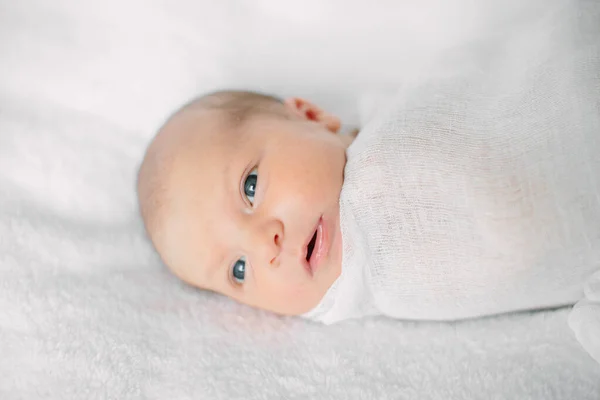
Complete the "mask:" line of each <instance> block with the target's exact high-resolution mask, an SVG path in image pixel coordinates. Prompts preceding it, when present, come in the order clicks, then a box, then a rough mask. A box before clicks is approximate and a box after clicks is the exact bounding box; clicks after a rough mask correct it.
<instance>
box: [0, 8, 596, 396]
mask: <svg viewBox="0 0 600 400" xmlns="http://www.w3.org/2000/svg"><path fill="white" fill-rule="evenodd" d="M492 3H497V4H492ZM500 3H502V7H500V6H499V4H500ZM548 3H549V2H548V0H544V1H541V2H531V3H527V4H524V3H523V2H522V1H521V0H519V1H514V2H510V1H508V2H491V3H488V2H477V4H478V5H474V4H473V2H472V1H466V0H465V1H447V0H443V1H442V0H440V1H428V2H422V1H419V2H414V3H413V2H396V1H382V2H380V3H379V2H372V1H368V2H364V3H361V2H349V1H347V0H335V1H333V0H332V1H322V0H307V1H305V2H302V3H293V5H290V6H288V5H287V4H291V3H289V2H281V1H279V0H276V1H275V0H272V1H271V0H260V1H252V2H239V1H218V2H215V1H212V0H207V1H196V0H194V1H192V0H187V1H178V2H173V1H163V0H107V1H102V2H97V1H81V0H56V1H52V2H48V1H45V0H20V1H8V0H5V1H0V399H2V400H13V399H15V400H16V399H27V400H30V399H56V400H70V399H73V400H81V399H119V400H124V399H157V400H158V399H161V400H162V399H211V400H213V399H217V400H218V399H282V398H289V399H328V398H330V399H344V398H349V399H355V398H359V399H386V398H388V399H415V398H418V399H444V400H445V399H450V398H454V399H461V398H469V399H489V398H494V399H511V400H512V399H518V398H531V399H545V400H546V399H582V400H586V399H590V400H596V399H598V394H599V393H600V367H599V366H598V365H597V363H596V362H595V361H594V360H593V359H592V358H591V357H589V356H588V355H587V354H586V352H585V350H584V349H582V348H581V346H580V345H579V343H578V342H577V340H576V338H575V337H574V336H573V334H572V333H571V331H570V330H569V328H568V326H567V316H568V315H569V313H570V311H571V310H570V308H562V309H558V310H554V311H544V312H538V313H524V314H518V315H508V316H502V317H497V318H487V319H481V320H477V321H464V322H460V323H407V322H401V321H392V320H386V319H383V318H371V319H365V320H361V321H348V322H344V323H340V324H337V325H333V326H329V327H325V326H322V325H320V324H314V323H310V322H307V321H304V320H300V319H286V318H276V317H273V316H271V315H267V314H264V313H261V312H256V311H253V310H250V309H248V308H246V307H241V306H238V305H236V304H234V303H232V302H230V301H228V300H226V299H224V298H221V297H219V296H215V295H210V294H207V293H202V292H200V291H197V290H193V289H191V288H188V287H186V286H184V285H182V284H180V283H179V282H177V280H176V279H174V278H173V277H172V276H171V275H170V274H168V273H167V272H166V271H165V270H164V268H163V267H162V266H161V264H160V263H159V261H158V259H157V257H156V256H155V255H154V253H153V252H152V250H151V248H150V246H149V244H148V243H147V241H146V239H145V237H144V234H143V229H142V226H141V224H140V221H139V218H138V215H137V210H136V202H135V194H134V179H135V172H136V168H137V166H138V164H139V161H140V158H141V156H142V154H143V151H144V148H145V146H146V144H147V143H148V140H149V139H150V136H151V134H152V133H153V130H154V129H155V127H156V126H157V124H159V123H160V121H161V120H162V119H163V118H164V117H165V116H166V115H167V114H168V113H169V112H171V111H172V109H174V108H175V107H176V106H177V105H178V104H180V103H182V102H184V101H185V100H187V99H188V98H189V97H191V96H193V95H196V94H198V93H199V92H202V91H205V90H210V89H214V88H216V87H242V88H250V89H262V90H265V91H267V92H274V93H277V94H280V95H301V96H306V97H309V98H310V99H312V100H314V101H315V102H316V103H318V104H321V105H323V106H324V107H326V108H333V109H332V111H334V112H337V113H340V114H341V116H342V117H343V119H344V121H348V122H353V120H354V121H356V120H357V119H358V117H359V113H358V112H357V107H356V103H361V104H362V103H364V106H365V107H364V110H362V111H364V113H365V115H366V114H368V111H369V107H368V105H369V104H371V102H369V101H367V100H368V97H367V96H366V95H364V93H365V92H366V91H367V89H368V91H369V92H370V93H374V94H375V96H371V97H369V98H376V97H378V96H377V94H378V93H379V92H380V90H379V89H380V88H381V86H387V87H391V86H394V85H398V84H399V83H401V82H400V81H402V82H404V81H406V79H409V77H410V80H413V81H415V80H417V78H416V76H417V75H416V72H423V71H427V72H428V75H431V74H433V72H437V74H433V75H438V76H440V75H444V74H445V73H446V72H447V71H448V69H454V70H456V69H460V70H462V69H464V68H470V67H472V66H473V64H472V63H471V61H472V60H469V59H468V57H465V58H461V57H459V58H456V57H455V56H456V53H454V52H453V53H452V54H453V56H450V55H448V53H447V52H444V51H443V50H448V49H455V48H456V46H458V45H459V44H464V43H472V42H473V38H474V37H477V38H481V37H485V36H489V35H493V34H494V32H497V31H498V29H499V27H502V26H504V27H506V26H511V25H513V24H514V23H515V20H516V17H514V16H515V15H521V13H522V12H525V11H527V10H529V11H527V12H535V11H536V9H537V8H538V7H545V6H546V4H548ZM283 4H286V5H283ZM240 7H242V8H240ZM505 7H506V8H505ZM488 8H489V11H490V15H491V16H490V17H489V18H486V17H485V16H482V12H483V11H486V10H487V9H488ZM517 10H518V12H517ZM524 10H525V11H524ZM492 11H493V13H492ZM485 15H487V14H485ZM334 16H337V17H336V18H337V19H336V21H337V23H332V20H333V19H334ZM359 25H360V29H357V27H358V26H359ZM382 27H384V28H385V29H382ZM488 29H489V30H488ZM386 38H387V39H386ZM390 38H394V39H393V40H392V39H390ZM392 45H393V46H395V51H394V52H390V46H392ZM359 54H362V55H368V56H369V58H368V59H366V58H365V59H363V58H361V57H359ZM441 58H443V59H444V60H445V62H444V68H440V69H438V70H436V71H432V70H431V69H428V68H424V67H423V66H425V65H431V64H432V63H433V61H435V60H438V59H441ZM315 60H317V61H318V62H317V61H315ZM374 60H375V61H377V62H374ZM407 60H409V61H410V62H408V61H407ZM374 65H376V67H374ZM290 81H292V82H290ZM326 93H333V94H331V95H325V94H326ZM374 103H375V102H373V104H374Z"/></svg>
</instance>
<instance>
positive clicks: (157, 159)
mask: <svg viewBox="0 0 600 400" xmlns="http://www.w3.org/2000/svg"><path fill="white" fill-rule="evenodd" d="M227 93H228V94H229V95H232V94H233V95H235V92H227ZM217 95H219V93H217ZM213 96H215V94H213ZM201 103H202V102H198V104H196V105H194V104H193V103H192V105H191V106H190V105H188V106H187V107H186V108H185V109H183V110H181V111H180V112H178V113H176V114H175V115H174V116H173V117H171V118H170V119H169V120H168V121H167V122H166V123H165V124H164V126H163V127H162V128H161V129H160V131H159V132H158V134H157V136H156V137H155V138H154V140H153V141H152V143H151V144H150V146H149V148H148V151H147V153H146V157H145V159H144V161H143V163H142V167H141V168H140V174H139V180H138V195H139V200H140V206H141V208H142V215H144V218H145V222H146V227H147V230H148V233H149V236H150V238H151V239H152V241H153V244H154V246H155V248H156V249H157V251H158V253H159V254H160V256H161V257H162V259H163V261H164V263H165V264H166V265H167V266H168V268H170V269H171V271H172V272H173V273H174V274H175V275H177V276H178V277H179V278H181V279H182V280H183V281H185V282H187V283H188V284H190V285H193V286H195V287H198V288H202V289H207V290H210V291H214V292H217V293H220V294H223V295H225V296H228V297H230V298H233V299H235V300H237V301H238V302H241V303H244V304H247V305H250V306H253V307H257V308H260V309H264V310H268V311H272V312H274V313H277V314H282V315H301V314H303V313H306V312H308V311H310V310H311V309H313V308H314V307H315V306H316V305H317V304H318V303H319V302H320V301H321V299H322V298H323V296H324V295H325V293H326V292H327V290H328V289H329V288H330V287H331V285H332V284H333V282H334V281H335V280H336V279H337V278H338V276H339V275H340V273H341V257H342V254H341V251H342V250H341V233H340V226H339V203H338V202H339V196H340V191H341V188H342V183H343V178H344V166H345V164H346V155H345V151H346V148H347V147H348V146H349V144H350V143H351V141H352V136H348V135H340V134H339V131H340V121H339V119H338V118H337V117H335V116H333V115H331V114H329V113H327V112H325V111H323V110H322V109H320V108H319V107H317V106H315V105H314V104H311V103H309V102H308V101H306V100H303V99H300V98H290V99H287V100H285V101H283V102H279V103H277V104H273V105H272V106H273V107H275V108H276V109H275V111H276V114H270V113H256V115H251V116H250V117H248V118H246V119H244V121H243V123H239V120H235V118H234V120H232V116H231V115H230V111H228V110H227V109H226V108H215V107H204V106H203V105H202V104H201ZM238 119H239V118H238ZM157 193H158V195H157ZM158 213H160V215H161V217H160V223H150V221H149V220H148V219H150V218H155V216H153V214H158Z"/></svg>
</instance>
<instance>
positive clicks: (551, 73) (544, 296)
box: [310, 2, 600, 337]
mask: <svg viewBox="0 0 600 400" xmlns="http://www.w3.org/2000/svg"><path fill="white" fill-rule="evenodd" d="M574 4H575V3H569V2H565V3H563V4H560V5H559V6H555V5H553V6H552V7H549V8H547V9H546V10H544V11H543V12H540V13H539V15H536V16H535V17H532V18H529V19H527V20H526V24H527V33H528V34H527V35H522V34H520V35H517V36H518V38H519V39H518V41H516V40H513V39H514V38H513V37H511V36H507V37H502V38H497V39H496V40H493V41H492V40H490V41H489V44H490V46H489V47H488V48H485V53H486V57H487V59H486V61H487V62H486V63H485V64H482V65H481V68H480V70H479V71H469V72H468V73H467V74H457V76H453V77H449V78H446V79H443V80H440V81H438V80H436V79H432V80H429V81H427V82H425V83H424V84H423V85H422V86H419V87H415V88H412V89H411V90H406V91H401V93H400V94H399V95H398V96H397V97H396V98H395V99H393V100H392V101H391V102H389V103H388V104H384V105H382V106H383V108H387V109H388V110H387V111H384V112H383V113H382V115H381V116H379V117H376V118H374V120H373V121H371V122H370V123H369V124H367V125H366V127H365V128H364V129H363V130H362V131H361V132H360V134H359V136H358V138H357V139H356V140H355V141H354V143H353V144H352V145H351V146H350V148H349V149H348V161H347V164H346V168H345V170H344V185H343V188H342V192H341V196H340V225H341V230H342V238H343V240H342V242H343V262H342V274H341V277H340V278H339V279H338V280H337V281H336V282H335V283H334V285H333V287H332V288H331V289H330V290H329V292H328V293H327V295H326V296H325V299H324V300H323V301H322V302H321V304H320V305H319V306H318V307H317V309H316V310H314V311H313V312H312V313H311V314H310V315H311V316H313V317H316V318H317V319H319V320H322V321H324V322H327V323H332V322H336V321H340V320H344V319H347V318H355V317H360V316H364V315H372V314H383V315H387V316H390V317H394V318H402V319H412V320H415V319H417V320H456V319H463V318H473V317H481V316H486V315H494V314H500V313H506V312H513V311H519V310H533V309H541V308H548V307H557V306H561V305H566V304H574V303H575V302H577V301H578V300H580V299H582V297H583V295H584V291H583V287H584V283H585V282H586V280H588V279H589V278H590V277H591V275H592V274H593V273H594V272H595V271H599V270H600V3H599V2H582V3H581V4H580V5H581V7H574V6H573V5H574ZM583 11H585V12H583ZM520 31H521V27H520V26H519V25H518V24H517V25H516V26H515V32H520ZM477 54H478V53H477ZM482 59H483V57H482ZM598 318H600V316H598V317H596V319H598ZM588 334H589V335H596V336H597V337H600V330H595V331H594V332H589V333H588Z"/></svg>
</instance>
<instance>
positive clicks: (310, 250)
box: [306, 229, 318, 261]
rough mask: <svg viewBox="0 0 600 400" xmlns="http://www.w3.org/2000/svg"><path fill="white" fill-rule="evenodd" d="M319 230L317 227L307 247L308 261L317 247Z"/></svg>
mask: <svg viewBox="0 0 600 400" xmlns="http://www.w3.org/2000/svg"><path fill="white" fill-rule="evenodd" d="M317 232H318V229H315V233H314V235H313V237H312V239H310V242H308V246H307V247H306V261H310V257H311V256H312V253H313V250H314V249H315V243H316V242H317Z"/></svg>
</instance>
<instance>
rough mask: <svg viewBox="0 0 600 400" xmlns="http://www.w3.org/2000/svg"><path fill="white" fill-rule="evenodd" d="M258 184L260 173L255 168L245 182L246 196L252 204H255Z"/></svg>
mask: <svg viewBox="0 0 600 400" xmlns="http://www.w3.org/2000/svg"><path fill="white" fill-rule="evenodd" d="M257 184H258V173H257V170H256V168H254V169H253V170H252V171H250V173H249V174H248V176H247V177H246V180H245V181H244V195H245V196H246V198H247V199H248V201H249V202H250V204H254V195H255V194H256V185H257Z"/></svg>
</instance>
